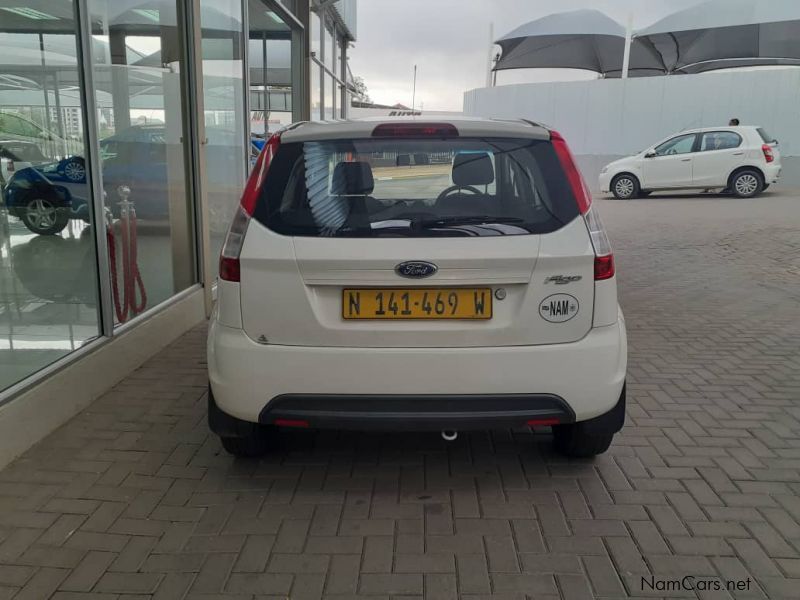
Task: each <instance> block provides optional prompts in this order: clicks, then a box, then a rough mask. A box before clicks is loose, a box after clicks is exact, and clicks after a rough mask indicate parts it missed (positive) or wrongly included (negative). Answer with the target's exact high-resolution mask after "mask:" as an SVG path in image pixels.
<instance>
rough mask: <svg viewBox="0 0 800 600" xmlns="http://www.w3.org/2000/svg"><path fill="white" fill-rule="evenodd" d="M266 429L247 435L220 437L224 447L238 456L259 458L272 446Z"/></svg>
mask: <svg viewBox="0 0 800 600" xmlns="http://www.w3.org/2000/svg"><path fill="white" fill-rule="evenodd" d="M266 433H267V432H266V431H263V430H257V431H254V432H253V433H251V434H249V435H247V436H245V437H220V438H219V439H220V441H221V442H222V447H223V448H225V450H226V451H227V452H228V453H229V454H232V455H233V456H236V457H238V458H258V457H259V456H264V455H265V454H266V453H267V452H268V451H269V448H270V443H269V442H270V440H269V436H268V435H266Z"/></svg>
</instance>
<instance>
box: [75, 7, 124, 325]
mask: <svg viewBox="0 0 800 600" xmlns="http://www.w3.org/2000/svg"><path fill="white" fill-rule="evenodd" d="M73 11H74V14H75V24H76V28H75V29H76V37H77V41H78V48H77V51H78V61H77V63H78V64H77V68H78V71H79V73H78V77H79V81H80V84H81V89H80V99H81V103H82V106H81V115H82V116H83V123H84V125H83V130H84V131H83V136H84V154H85V156H84V162H85V164H86V167H87V168H88V171H87V172H88V175H89V177H88V182H87V183H88V185H89V186H90V194H91V195H90V197H91V199H92V203H91V204H92V212H91V217H92V221H91V222H92V225H93V227H92V229H93V232H94V244H95V257H96V263H97V276H98V277H97V278H98V284H99V285H98V302H97V306H98V308H99V310H98V316H99V317H100V322H99V334H100V336H102V337H112V336H113V335H114V298H113V292H112V290H111V260H110V257H109V252H108V243H107V241H106V221H105V199H104V197H103V190H104V189H105V188H104V186H103V169H102V165H101V164H100V161H99V158H100V153H99V148H100V131H99V129H98V126H97V96H96V93H95V87H94V65H93V64H92V52H91V49H92V47H91V43H92V17H91V14H90V12H89V0H74V2H73Z"/></svg>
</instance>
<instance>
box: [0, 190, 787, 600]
mask: <svg viewBox="0 0 800 600" xmlns="http://www.w3.org/2000/svg"><path fill="white" fill-rule="evenodd" d="M601 207H602V210H603V215H604V217H605V220H606V222H607V225H608V227H609V229H610V232H611V235H612V239H613V242H614V244H615V247H616V250H617V257H618V267H619V273H620V282H621V301H622V304H623V308H624V310H625V313H626V316H627V321H628V332H629V339H630V375H629V383H628V393H629V410H628V423H627V425H626V427H625V429H624V431H623V433H622V434H621V435H619V436H618V438H617V440H616V442H615V444H614V445H613V447H612V449H611V450H610V452H609V453H607V454H606V455H604V456H601V457H599V458H598V459H597V460H595V461H572V462H568V461H566V460H564V459H561V458H559V457H558V456H556V455H554V454H553V453H552V452H551V450H550V447H549V435H548V434H547V432H538V433H536V434H533V435H532V434H530V433H527V432H508V431H499V432H493V433H475V434H471V435H462V436H461V437H459V439H458V440H457V441H456V442H454V443H452V444H449V445H446V444H445V443H444V442H443V441H442V440H440V439H438V437H437V436H435V435H385V434H381V435H366V434H344V433H343V434H336V433H324V434H318V435H315V434H313V433H308V434H302V435H297V436H291V437H286V438H283V439H282V440H281V447H280V449H279V451H278V452H277V453H276V454H274V455H273V456H271V457H269V458H267V459H265V460H262V461H260V462H237V461H234V460H232V459H231V458H230V457H229V456H227V455H226V454H225V453H224V452H223V451H222V450H221V448H220V445H219V443H218V441H217V440H216V439H215V438H214V437H213V436H211V435H209V433H208V431H207V430H206V425H205V384H206V379H205V372H204V356H203V342H204V335H205V334H204V330H203V329H202V328H198V329H197V330H195V331H193V332H191V333H190V334H188V335H186V336H185V337H184V338H182V339H181V340H179V341H178V342H177V343H175V344H174V345H172V346H171V347H170V348H168V349H167V350H166V351H164V352H162V353H161V354H160V355H158V356H157V357H155V358H154V359H153V360H151V361H149V362H148V363H147V364H146V365H144V366H143V367H142V368H141V369H139V370H137V371H136V372H135V373H133V374H131V376H130V377H128V378H127V379H126V380H125V381H124V382H122V383H121V384H120V385H118V386H117V387H116V388H115V389H113V390H112V391H111V392H109V393H108V394H106V395H105V396H104V397H102V398H101V399H99V400H98V401H97V402H96V403H95V404H94V405H93V406H92V407H91V408H90V409H89V410H87V411H85V412H84V413H82V414H81V415H79V416H78V417H76V418H75V419H73V420H72V421H71V422H70V423H68V424H67V425H66V426H64V427H63V428H61V429H60V430H59V431H57V432H56V433H54V434H53V435H51V436H50V437H49V438H47V439H46V440H44V441H43V442H42V443H41V444H39V445H38V446H37V447H35V448H34V449H32V450H31V451H29V452H28V453H27V454H26V455H25V456H24V457H22V458H20V459H19V460H17V461H16V462H14V463H13V464H12V465H10V466H9V467H8V468H6V469H5V470H3V471H2V472H0V599H6V598H14V599H15V600H43V599H46V598H54V599H58V600H78V599H86V600H89V599H95V600H112V599H119V600H123V599H124V600H133V599H136V600H140V599H153V600H156V599H158V600H162V599H180V598H187V599H192V600H200V599H204V600H212V599H222V600H245V599H248V600H252V599H255V598H258V599H266V598H287V597H290V598H292V599H295V600H301V599H312V598H313V599H319V598H328V599H334V598H338V599H348V598H362V597H363V598H371V599H376V598H390V597H403V598H422V597H425V598H429V599H435V600H438V599H449V598H465V599H466V598H471V599H474V600H477V599H479V598H488V597H491V598H496V599H503V600H506V599H507V600H511V599H522V598H537V599H548V598H568V599H583V598H610V599H613V598H625V597H629V596H630V597H636V596H647V597H673V596H682V597H697V598H703V599H705V598H729V597H736V598H781V597H800V498H799V497H798V491H800V356H799V354H800V350H799V349H798V347H799V346H800V283H799V281H800V233H799V232H798V230H799V229H800V200H798V198H797V197H792V196H790V195H788V194H785V195H783V196H779V195H776V194H771V195H769V196H766V197H764V198H761V199H758V200H751V201H741V200H732V199H719V198H701V197H695V198H684V199H658V198H652V199H650V200H647V201H633V202H614V201H606V202H602V203H601ZM576 368H580V367H579V365H576ZM53 401H54V402H57V401H58V399H57V398H54V399H53ZM21 426H22V425H21ZM687 575H688V576H693V577H694V579H693V580H687V581H686V583H691V582H692V581H693V582H694V583H695V585H696V586H698V587H699V586H700V585H701V584H702V583H704V582H712V583H711V585H712V586H713V585H714V583H713V582H720V581H734V582H736V581H743V582H744V583H742V585H746V582H747V581H748V580H749V582H750V584H749V592H741V591H739V592H731V593H728V592H726V591H700V590H695V591H674V590H673V591H671V592H667V591H658V590H650V589H649V588H648V587H647V584H643V578H644V580H645V581H650V582H652V584H653V585H654V586H663V585H668V583H667V582H668V581H669V580H672V579H675V578H682V577H684V576H687ZM643 586H644V589H643Z"/></svg>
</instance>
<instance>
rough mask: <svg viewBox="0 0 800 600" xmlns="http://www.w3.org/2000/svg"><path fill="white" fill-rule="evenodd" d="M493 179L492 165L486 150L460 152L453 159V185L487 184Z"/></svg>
mask: <svg viewBox="0 0 800 600" xmlns="http://www.w3.org/2000/svg"><path fill="white" fill-rule="evenodd" d="M493 181H494V166H492V159H491V158H490V157H489V153H488V152H475V153H472V152H470V153H466V152H464V153H460V154H456V156H455V158H454V159H453V183H454V184H455V185H461V186H464V185H489V184H490V183H492V182H493Z"/></svg>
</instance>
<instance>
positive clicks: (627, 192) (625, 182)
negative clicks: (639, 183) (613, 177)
mask: <svg viewBox="0 0 800 600" xmlns="http://www.w3.org/2000/svg"><path fill="white" fill-rule="evenodd" d="M633 189H634V183H633V180H632V179H630V178H629V177H620V178H619V179H617V182H616V183H615V184H614V191H616V192H617V196H619V197H620V198H630V197H631V196H632V195H633Z"/></svg>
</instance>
